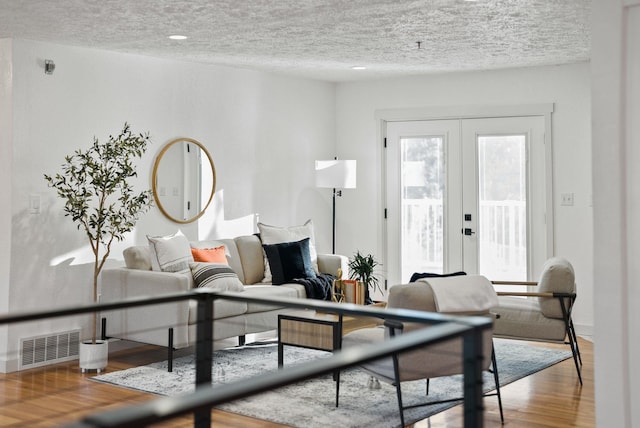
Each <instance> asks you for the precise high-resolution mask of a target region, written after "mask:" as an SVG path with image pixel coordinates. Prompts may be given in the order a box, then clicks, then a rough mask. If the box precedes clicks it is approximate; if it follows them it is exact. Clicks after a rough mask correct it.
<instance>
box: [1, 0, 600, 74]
mask: <svg viewBox="0 0 640 428" xmlns="http://www.w3.org/2000/svg"><path fill="white" fill-rule="evenodd" d="M590 20H591V0H477V1H464V0H422V1H405V0H254V1H250V0H174V1H162V0H64V1H58V0H55V1H52V0H0V38H5V37H12V38H19V39H31V40H42V41H49V42H53V43H59V44H64V45H72V46H85V47H92V48H97V49H105V50H111V51H118V52H128V53H133V54H140V55H150V56H155V57H163V58H172V59H179V60H186V61H196V62H202V63H209V64H222V65H232V66H240V67H246V68H252V69H259V70H266V71H271V72H277V73H287V74H292V75H298V76H303V77H309V78H314V79H321V80H328V81H351V80H361V79H369V78H380V77H389V76H404V75H415V74H425V73H437V72H449V71H459V70H486V69H497V68H507V67H526V66H536V65H550V64H566V63H572V62H580V61H586V60H589V58H590V47H591V38H590ZM171 34H184V35H187V36H189V38H188V39H187V40H184V41H173V40H169V39H168V38H167V36H169V35H171ZM418 41H420V42H422V43H421V48H420V49H418V45H417V43H416V42H418ZM355 65H362V66H366V67H367V70H363V71H355V70H352V69H351V67H352V66H355Z"/></svg>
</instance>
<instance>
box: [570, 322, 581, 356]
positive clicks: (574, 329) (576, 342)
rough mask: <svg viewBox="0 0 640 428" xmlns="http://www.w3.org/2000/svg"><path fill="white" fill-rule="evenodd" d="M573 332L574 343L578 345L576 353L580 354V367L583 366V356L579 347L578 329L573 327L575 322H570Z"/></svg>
mask: <svg viewBox="0 0 640 428" xmlns="http://www.w3.org/2000/svg"><path fill="white" fill-rule="evenodd" d="M569 323H570V327H571V332H572V333H573V343H575V344H576V351H577V352H578V360H579V361H580V365H582V355H580V347H579V346H578V335H577V334H576V328H575V327H574V326H573V320H572V319H570V320H569Z"/></svg>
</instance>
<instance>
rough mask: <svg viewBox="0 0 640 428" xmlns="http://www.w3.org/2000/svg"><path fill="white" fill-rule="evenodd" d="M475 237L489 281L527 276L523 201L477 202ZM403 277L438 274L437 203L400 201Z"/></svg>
mask: <svg viewBox="0 0 640 428" xmlns="http://www.w3.org/2000/svg"><path fill="white" fill-rule="evenodd" d="M479 208H480V213H479V221H480V223H479V225H478V230H480V231H481V232H480V233H479V235H478V239H479V240H480V242H479V247H480V266H484V267H485V268H487V267H492V266H493V267H497V269H499V271H495V272H493V271H492V272H483V274H485V275H487V276H490V277H491V278H496V279H501V278H505V277H508V278H509V279H513V278H520V277H521V276H522V274H523V273H524V275H525V278H523V279H526V272H527V259H526V255H527V228H526V225H527V206H526V202H523V201H481V202H480V207H479ZM402 213H403V226H402V227H403V228H404V229H403V236H404V237H405V238H404V239H403V244H402V245H403V247H402V254H403V267H402V272H403V277H406V276H407V275H410V274H411V273H413V272H439V273H442V272H441V271H442V267H443V260H444V227H445V218H444V207H443V202H442V200H441V199H403V207H402Z"/></svg>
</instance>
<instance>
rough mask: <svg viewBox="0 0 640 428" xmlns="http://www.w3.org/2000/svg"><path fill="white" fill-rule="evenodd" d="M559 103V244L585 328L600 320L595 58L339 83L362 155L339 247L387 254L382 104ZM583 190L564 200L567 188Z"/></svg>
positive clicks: (351, 135)
mask: <svg viewBox="0 0 640 428" xmlns="http://www.w3.org/2000/svg"><path fill="white" fill-rule="evenodd" d="M540 103H554V105H555V111H554V113H553V114H552V134H553V160H554V165H553V175H554V182H553V201H554V211H555V218H554V219H553V221H554V228H555V242H554V248H555V253H556V254H557V255H562V256H564V257H567V258H568V259H569V260H570V261H571V262H572V263H573V265H574V267H575V270H576V277H577V283H578V287H579V289H578V290H579V297H578V301H577V306H576V309H575V315H574V320H575V322H576V325H577V329H578V331H579V333H581V334H591V331H592V327H593V298H592V296H593V279H592V250H593V232H592V224H593V223H592V222H593V219H592V203H591V197H592V196H591V192H592V189H591V128H590V115H591V111H590V76H589V64H586V63H582V64H574V65H567V66H554V67H537V68H527V69H512V70H502V71H490V72H471V73H449V74H442V75H433V76H421V77H412V78H404V79H393V80H380V81H375V82H358V83H344V84H339V85H338V87H337V113H336V126H337V150H338V153H337V154H338V156H339V157H341V158H343V159H357V160H358V188H357V189H355V190H351V191H347V192H345V196H344V197H343V198H341V200H339V201H338V203H339V206H338V226H337V227H338V233H339V239H338V242H337V252H338V253H341V254H352V253H353V252H355V250H356V249H359V250H362V251H367V252H372V253H373V254H376V255H377V256H378V257H382V254H383V246H382V234H381V230H382V222H383V219H382V201H381V190H380V189H381V174H382V168H381V162H382V160H381V156H382V149H381V142H380V141H379V138H378V131H379V129H378V128H379V125H378V124H377V123H376V121H375V120H374V115H375V112H376V111H380V110H386V109H423V108H429V109H430V110H433V109H434V108H435V109H437V108H438V107H446V108H447V110H456V108H457V107H460V109H463V108H466V107H481V106H510V105H523V104H524V105H526V104H540ZM569 192H572V193H574V195H575V204H574V206H571V207H567V206H560V203H559V199H560V194H561V193H569Z"/></svg>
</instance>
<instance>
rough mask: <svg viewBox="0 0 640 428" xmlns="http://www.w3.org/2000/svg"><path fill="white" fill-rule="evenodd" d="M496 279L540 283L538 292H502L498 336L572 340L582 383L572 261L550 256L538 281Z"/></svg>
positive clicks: (496, 282) (572, 350) (570, 342)
mask: <svg viewBox="0 0 640 428" xmlns="http://www.w3.org/2000/svg"><path fill="white" fill-rule="evenodd" d="M493 283H494V284H496V285H515V286H527V287H533V286H535V287H536V289H535V291H534V292H532V291H522V292H518V291H513V292H511V291H509V292H504V291H500V292H498V301H499V304H498V305H497V306H496V307H495V308H492V311H493V312H495V313H496V314H498V316H499V318H498V319H496V321H495V323H494V331H493V333H494V336H499V337H505V338H511V339H523V340H541V341H548V342H561V343H566V344H568V345H569V346H570V347H571V352H572V354H573V361H574V363H575V366H576V371H577V373H578V379H579V380H580V384H582V374H581V371H580V366H581V365H582V358H581V356H580V349H579V347H578V341H577V337H576V331H575V328H574V326H573V320H572V318H571V313H572V310H573V305H574V303H575V300H576V283H575V273H574V270H573V266H571V263H569V261H567V260H566V259H564V258H560V257H554V258H551V259H549V260H547V261H546V263H545V264H544V266H543V268H542V274H541V275H540V279H539V281H538V282H526V281H525V282H509V281H493Z"/></svg>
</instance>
